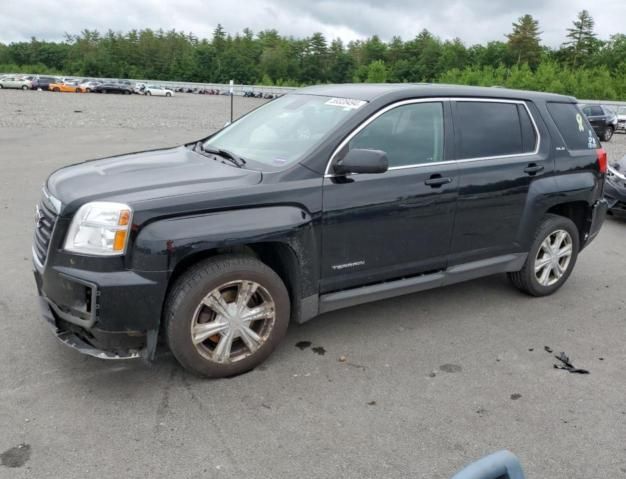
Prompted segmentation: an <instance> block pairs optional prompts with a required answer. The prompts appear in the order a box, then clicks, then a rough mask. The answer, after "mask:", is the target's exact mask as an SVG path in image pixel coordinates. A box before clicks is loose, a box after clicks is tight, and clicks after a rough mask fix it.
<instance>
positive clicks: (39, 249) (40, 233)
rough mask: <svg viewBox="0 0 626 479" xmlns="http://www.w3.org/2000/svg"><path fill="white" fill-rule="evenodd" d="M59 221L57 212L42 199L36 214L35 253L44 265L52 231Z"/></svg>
mask: <svg viewBox="0 0 626 479" xmlns="http://www.w3.org/2000/svg"><path fill="white" fill-rule="evenodd" d="M56 221H57V214H56V213H55V212H54V211H53V210H52V208H50V207H49V206H47V205H46V204H45V201H43V200H42V201H40V202H39V204H37V209H36V214H35V238H34V240H33V253H34V254H35V256H36V257H37V261H38V262H39V264H41V265H42V266H43V265H44V264H46V258H47V257H48V248H49V246H50V239H51V238H52V231H53V230H54V225H55V223H56Z"/></svg>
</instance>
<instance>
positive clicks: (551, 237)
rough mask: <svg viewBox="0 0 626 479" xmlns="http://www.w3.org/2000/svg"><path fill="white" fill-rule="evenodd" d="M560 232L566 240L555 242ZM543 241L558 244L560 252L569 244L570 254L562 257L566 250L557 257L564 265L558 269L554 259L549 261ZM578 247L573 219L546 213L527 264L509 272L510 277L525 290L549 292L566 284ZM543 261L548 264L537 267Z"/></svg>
mask: <svg viewBox="0 0 626 479" xmlns="http://www.w3.org/2000/svg"><path fill="white" fill-rule="evenodd" d="M561 233H565V236H563V237H562V238H563V241H564V242H562V243H561V244H556V243H557V240H558V238H559V236H558V235H560V234H561ZM544 242H549V243H551V246H552V245H555V247H556V248H558V249H559V252H561V251H563V252H564V251H566V249H567V246H568V245H569V247H570V251H571V252H570V255H569V257H567V256H562V257H561V256H560V254H563V253H560V254H559V255H557V258H558V261H557V260H555V261H556V262H557V263H558V266H559V268H560V269H561V270H560V271H558V270H557V269H556V264H555V263H554V262H551V261H549V260H550V257H551V255H549V254H547V253H546V252H547V250H546V249H545V248H544ZM579 249H580V238H579V232H578V228H577V227H576V225H575V224H574V223H573V221H572V220H570V219H569V218H566V217H564V216H559V215H553V214H547V215H546V216H545V218H544V219H543V221H542V222H541V224H540V225H539V227H538V228H537V231H536V233H535V239H534V241H533V244H532V246H531V248H530V251H529V252H528V257H527V258H526V262H525V263H524V266H523V267H522V269H521V270H520V271H517V272H514V273H508V276H509V279H510V280H511V282H512V283H513V285H514V286H515V287H516V288H518V289H519V290H521V291H523V292H524V293H526V294H529V295H531V296H538V297H539V296H548V295H550V294H552V293H554V292H555V291H557V290H558V289H559V288H560V287H561V286H563V284H565V282H566V281H567V278H569V275H570V274H571V273H572V270H573V269H574V266H575V265H576V259H577V258H578V252H579ZM546 261H547V263H546ZM542 262H543V263H545V266H544V267H543V268H540V269H537V268H539V267H540V265H541V263H542ZM548 268H550V271H548V273H547V276H545V280H544V281H541V280H542V279H544V275H545V273H546V269H548ZM559 275H560V276H559ZM538 276H539V277H538Z"/></svg>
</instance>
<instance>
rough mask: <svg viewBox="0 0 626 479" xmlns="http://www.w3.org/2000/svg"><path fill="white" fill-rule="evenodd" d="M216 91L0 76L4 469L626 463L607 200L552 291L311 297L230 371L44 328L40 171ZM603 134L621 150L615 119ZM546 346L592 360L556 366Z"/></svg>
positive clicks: (20, 472) (558, 472)
mask: <svg viewBox="0 0 626 479" xmlns="http://www.w3.org/2000/svg"><path fill="white" fill-rule="evenodd" d="M261 102H262V100H256V99H249V98H241V97H238V98H235V107H236V108H235V113H236V115H240V114H242V113H243V112H245V111H247V110H249V109H251V108H254V107H256V106H258V105H259V104H261ZM228 107H229V98H228V97H224V96H204V95H186V94H182V95H176V96H175V97H173V98H157V97H140V96H122V95H120V96H117V95H95V94H89V95H87V94H55V93H47V92H36V91H33V92H31V91H27V92H22V91H0V112H1V113H2V114H1V115H0V212H1V215H2V223H1V224H2V228H1V229H0V240H1V244H2V246H3V254H0V271H1V272H2V273H1V274H0V458H1V460H2V465H0V478H4V477H6V478H43V477H53V478H56V477H59V478H60V477H63V478H67V479H70V478H84V477H90V476H91V477H121V478H138V477H147V478H200V477H202V478H212V477H217V478H220V477H224V478H244V477H246V478H308V477H320V478H321V477H329V478H330V477H332V478H435V479H436V478H441V479H443V478H448V477H450V476H452V474H453V473H454V472H455V471H456V470H457V469H459V468H460V467H462V466H463V465H464V464H466V463H468V462H471V461H472V460H474V459H477V458H479V457H481V456H483V455H485V454H487V453H489V452H493V451H495V450H498V449H502V448H508V449H510V450H511V451H513V452H515V453H516V454H517V455H518V456H519V457H520V459H521V460H522V463H523V465H524V467H525V470H526V472H527V474H528V477H535V478H552V477H554V478H557V477H559V478H567V479H574V478H581V479H583V478H584V479H588V478H590V477H598V478H600V477H607V478H608V477H611V478H620V477H624V478H626V401H625V400H624V398H625V397H626V372H625V371H626V347H625V346H624V345H625V344H626V294H624V287H625V286H626V280H625V278H626V274H625V271H626V254H625V244H626V242H625V240H626V222H620V221H616V220H613V219H609V220H607V222H606V224H605V226H604V228H603V230H602V232H601V233H600V235H599V237H598V239H597V240H595V242H593V243H592V244H591V246H590V247H589V248H588V249H587V250H585V251H584V252H583V253H582V255H581V256H580V257H579V260H578V264H577V266H576V269H575V270H574V273H573V275H572V277H571V278H570V279H569V281H568V283H567V284H566V285H565V286H564V287H563V288H562V289H561V290H560V291H559V292H557V293H556V294H555V295H553V296H551V297H547V298H541V299H535V298H530V297H527V296H524V295H522V294H521V293H519V292H518V291H517V290H516V289H514V288H512V287H510V286H509V285H508V283H507V280H506V277H504V276H500V275H498V276H492V277H489V278H485V279H481V280H477V281H473V282H468V283H464V284H458V285H455V286H450V287H446V288H442V289H438V290H433V291H429V292H425V293H419V294H414V295H410V296H405V297H401V298H397V299H392V300H386V301H381V302H377V303H372V304H368V305H363V306H358V307H354V308H351V309H346V310H342V311H337V312H333V313H329V314H325V315H323V316H321V317H319V318H316V319H315V320H312V321H311V322H309V323H306V324H305V325H302V326H298V325H292V327H291V328H290V330H289V332H288V335H287V338H286V340H285V341H284V342H283V344H282V346H280V347H279V349H278V350H277V351H276V352H275V353H274V355H273V356H272V357H271V358H270V359H269V360H268V361H267V362H266V363H265V364H264V365H263V366H261V367H260V368H258V369H256V370H254V371H252V372H250V373H247V374H244V375H242V376H238V377H235V378H231V379H226V380H214V381H211V380H202V379H198V378H196V377H194V376H192V375H190V374H187V373H185V372H184V371H183V370H182V369H181V368H180V367H179V366H178V364H177V363H176V362H175V360H174V359H173V358H172V357H171V356H170V355H169V354H167V352H164V353H163V354H161V355H160V356H159V358H158V360H157V361H156V362H155V363H153V364H146V363H144V362H141V361H139V362H103V361H100V360H97V359H94V358H91V357H86V356H82V355H80V354H79V353H77V352H75V351H73V350H70V349H68V348H66V347H65V346H63V345H61V344H60V343H58V341H57V340H56V339H55V338H54V336H53V334H52V332H51V331H50V330H49V329H48V327H47V326H46V325H45V324H43V323H42V322H41V321H40V320H39V319H38V317H37V302H36V299H37V298H36V290H35V284H34V280H33V277H32V273H31V259H30V255H31V252H30V251H31V235H32V227H33V209H34V205H35V203H36V202H37V200H38V198H39V196H40V191H41V185H42V183H43V182H44V180H45V178H46V176H47V175H48V174H49V173H50V172H51V171H52V170H54V169H56V168H58V167H60V166H63V165H67V164H69V163H72V162H77V161H81V160H85V159H91V158H97V157H103V156H107V155H113V154H118V153H123V152H128V151H138V150H142V149H148V148H155V147H161V146H168V145H176V144H179V143H182V142H184V141H190V140H194V139H197V138H199V137H201V136H204V135H205V134H207V133H208V132H210V131H212V130H214V129H216V128H218V127H220V126H221V125H223V124H224V123H225V122H226V121H227V120H228V115H229V110H228ZM605 147H606V149H607V151H608V152H609V159H611V158H617V157H618V156H623V155H624V154H626V135H624V134H618V135H615V136H614V138H613V140H612V141H611V142H610V143H608V144H605ZM305 342H308V343H309V344H307V343H305ZM296 345H298V346H296ZM547 350H551V351H553V353H549V352H547ZM561 351H563V352H565V353H566V354H568V355H569V356H570V358H571V359H572V361H573V363H574V364H575V365H576V366H577V367H580V368H585V369H588V370H589V371H590V374H589V375H580V374H570V373H568V372H567V371H564V370H559V369H555V368H554V367H553V365H554V364H555V363H556V362H557V361H556V360H555V358H554V354H555V353H560V352H561ZM9 466H12V467H9ZM13 466H15V467H13Z"/></svg>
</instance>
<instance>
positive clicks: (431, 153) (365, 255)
mask: <svg viewBox="0 0 626 479" xmlns="http://www.w3.org/2000/svg"><path fill="white" fill-rule="evenodd" d="M449 116H450V110H449V103H448V102H447V101H437V100H427V101H424V100H414V101H412V100H409V101H403V102H400V103H398V104H396V105H392V106H389V107H387V108H386V109H384V110H382V111H381V112H378V113H377V114H375V115H374V116H373V117H371V118H370V119H369V120H368V121H366V122H365V123H364V124H363V125H361V127H360V128H358V129H357V130H356V131H355V132H354V133H353V134H352V136H350V137H348V139H346V142H347V143H345V145H344V146H343V147H342V148H341V149H340V150H339V152H338V153H337V154H336V155H335V157H334V159H333V161H337V160H339V159H341V158H343V156H344V155H345V153H347V151H349V150H350V149H353V148H358V149H375V150H382V151H385V152H386V153H387V156H388V159H389V166H390V168H389V170H388V171H387V172H386V173H381V174H358V175H348V176H343V177H335V176H334V175H333V174H332V167H331V169H330V170H329V174H327V175H326V177H325V178H324V191H323V219H322V220H323V223H322V224H323V226H322V235H323V239H322V271H321V276H322V281H321V292H322V293H324V292H329V291H336V290H340V289H345V288H350V287H355V286H361V285H365V284H371V283H377V282H381V281H385V280H390V279H396V278H401V277H406V276H411V275H416V274H419V273H425V272H431V271H437V270H442V269H444V268H445V266H446V263H447V256H448V252H449V248H450V238H451V234H452V225H453V223H454V211H455V207H456V196H457V186H458V175H457V166H456V163H455V162H454V161H450V158H451V151H452V146H453V145H452V143H453V142H452V140H453V137H452V131H451V128H450V123H449Z"/></svg>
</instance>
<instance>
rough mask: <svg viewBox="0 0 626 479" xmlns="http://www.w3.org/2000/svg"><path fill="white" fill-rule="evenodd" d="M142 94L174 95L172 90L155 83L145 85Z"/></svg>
mask: <svg viewBox="0 0 626 479" xmlns="http://www.w3.org/2000/svg"><path fill="white" fill-rule="evenodd" d="M143 94H144V95H148V96H152V95H154V96H174V91H173V90H170V89H169V88H164V87H162V86H157V85H147V86H146V87H145V88H144V90H143Z"/></svg>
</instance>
